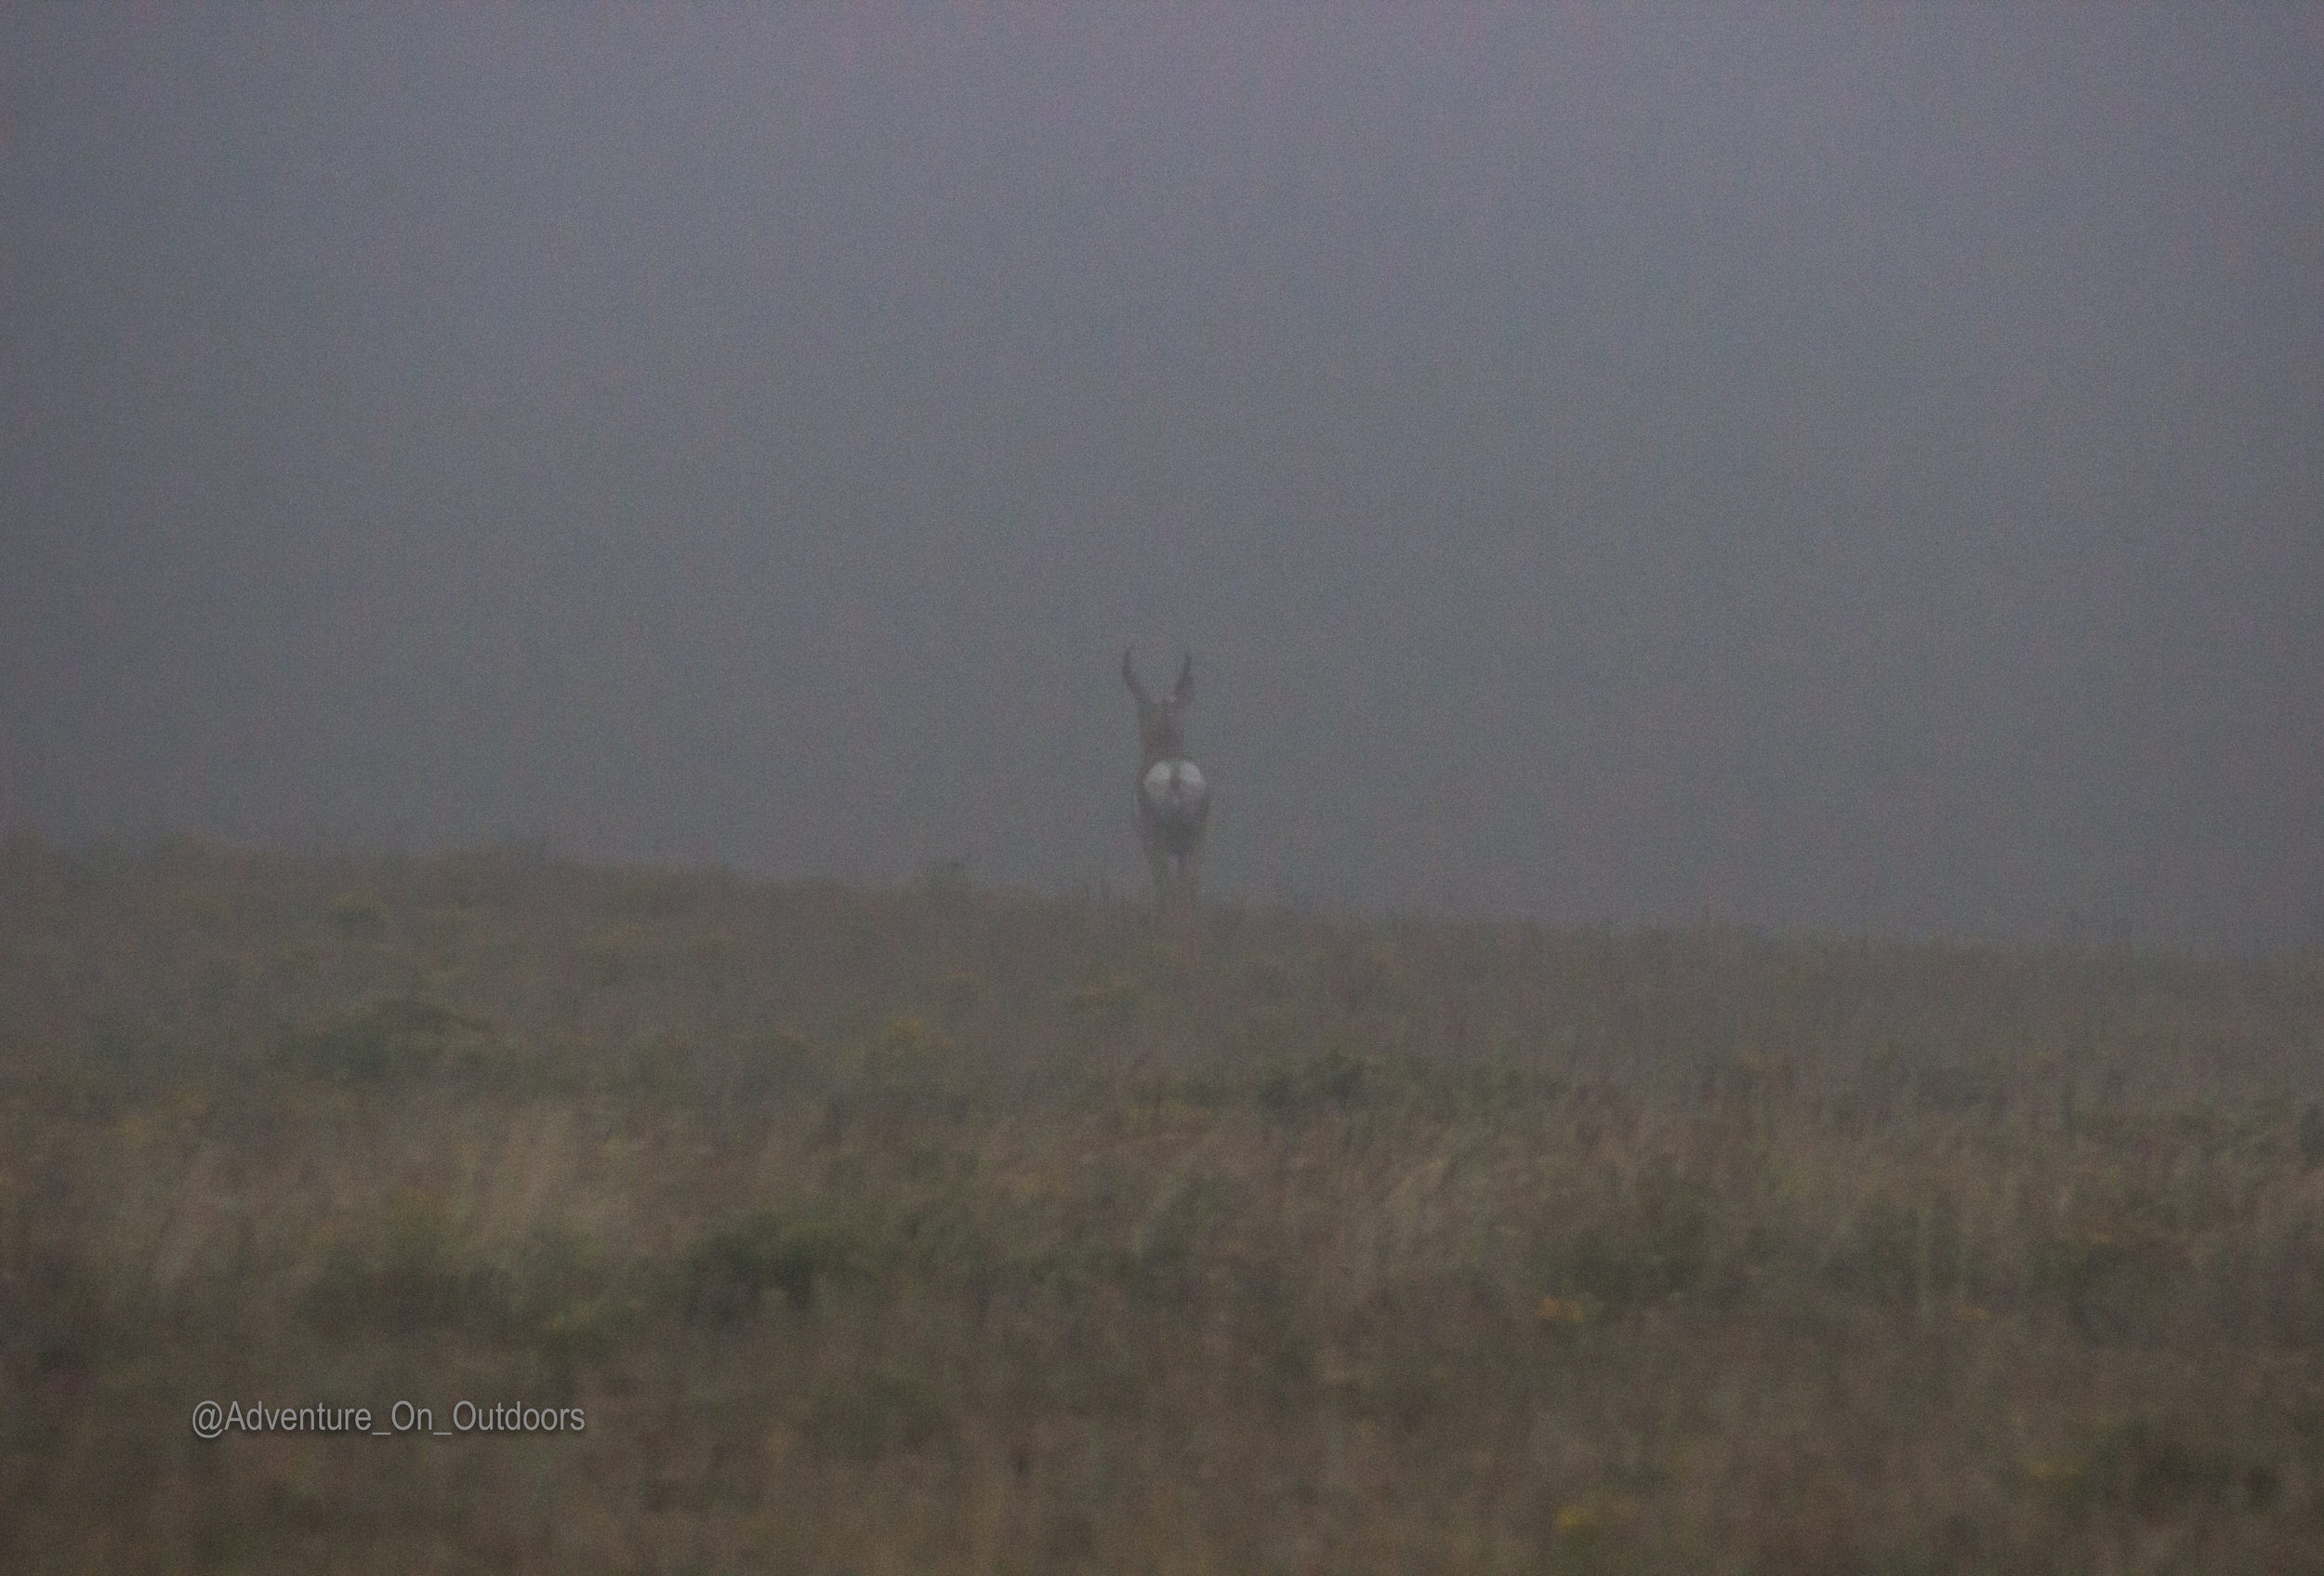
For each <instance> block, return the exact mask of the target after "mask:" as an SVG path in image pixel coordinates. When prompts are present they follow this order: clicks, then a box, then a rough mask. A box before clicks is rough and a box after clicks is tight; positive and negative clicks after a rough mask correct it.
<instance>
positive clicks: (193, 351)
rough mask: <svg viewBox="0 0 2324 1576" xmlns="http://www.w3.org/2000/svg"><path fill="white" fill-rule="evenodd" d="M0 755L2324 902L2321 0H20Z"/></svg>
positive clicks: (416, 831) (154, 769)
mask: <svg viewBox="0 0 2324 1576" xmlns="http://www.w3.org/2000/svg"><path fill="white" fill-rule="evenodd" d="M0 271H4V275H5V297H4V298H0V300H4V302H5V305H4V306H0V674H4V675H5V680H6V682H5V684H4V685H0V795H5V798H6V803H7V810H6V812H5V813H6V814H8V815H9V816H11V817H12V818H13V820H14V823H15V824H16V825H18V826H20V827H24V828H33V829H37V830H39V831H41V832H43V833H44V834H46V835H49V836H53V837H58V838H64V839H80V838H87V837H107V838H136V837H142V836H148V835H151V834H152V833H154V832H156V831H159V830H163V829H173V828H174V829H188V830H193V831H197V832H202V833H205V834H208V835H212V836H217V837H221V838H225V839H229V840H232V841H241V842H253V843H267V844H280V843H298V842H310V841H325V842H330V843H334V844H340V843H352V844H357V845H367V846H391V847H401V848H408V849H412V850H423V849H429V848H435V847H443V846H454V845H469V844H475V843H481V842H489V841H499V840H505V839H520V840H538V839H546V840H548V842H549V843H550V844H551V845H552V846H554V847H556V848H558V849H560V850H562V851H566V852H570V853H573V854H580V855H583V856H587V857H592V858H607V859H667V860H674V861H687V862H697V861H706V862H720V863H724V864H729V865H732V866H734V867H738V868H741V869H744V870H746V871H751V872H757V873H763V874H769V875H776V876H785V877H793V876H806V875H825V876H833V877H838V878H840V879H844V880H849V881H894V880H900V879H905V878H908V877H910V876H911V875H912V874H913V873H914V872H915V871H917V870H918V869H920V868H921V867H923V866H924V865H925V864H926V863H927V862H929V861H931V860H938V859H953V858H957V859H961V860H964V861H966V864H967V867H968V868H969V870H970V872H971V874H972V875H973V876H974V877H976V878H977V879H980V880H986V881H1007V882H1012V883H1022V884H1026V885H1031V886H1034V887H1037V888H1045V889H1047V888H1061V887H1070V886H1080V885H1094V884H1100V883H1103V884H1105V885H1110V886H1111V887H1112V888H1114V889H1116V890H1120V891H1139V890H1142V883H1143V870H1142V864H1141V862H1140V860H1139V856H1138V852H1137V843H1136V838H1135V835H1134V832H1133V831H1132V829H1131V821H1130V807H1131V784H1132V780H1133V778H1134V776H1135V772H1136V766H1137V755H1136V748H1137V740H1136V734H1135V729H1134V724H1133V720H1132V715H1131V709H1130V705H1129V699H1128V697H1127V696H1126V695H1125V694H1124V693H1123V691H1122V688H1121V684H1120V681H1119V677H1118V673H1117V666H1118V662H1119V659H1120V654H1121V650H1122V647H1123V646H1124V645H1125V644H1126V643H1129V642H1132V641H1135V642H1137V645H1138V650H1139V656H1140V660H1141V664H1142V667H1143V669H1144V671H1145V674H1146V677H1147V680H1148V682H1149V684H1150V685H1158V684H1160V683H1164V682H1168V680H1169V677H1170V676H1171V673H1172V671H1173V669H1175V666H1176V662H1177V659H1178V656H1179V653H1180V652H1181V651H1182V650H1184V649H1191V650H1192V651H1193V653H1194V655H1195V671H1196V679H1197V686H1198V692H1199V694H1198V702H1197V705H1196V708H1195V711H1194V713H1193V716H1192V725H1191V730H1190V734H1191V739H1190V742H1191V744H1192V747H1193V753H1194V754H1195V758H1196V759H1197V760H1199V761H1200V762H1202V763H1203V765H1204V767H1205V769H1206V770H1207V772H1208V774H1209V775H1210V776H1211V778H1212V780H1213V781H1214V783H1215V784H1216V785H1217V793H1218V809H1217V814H1216V815H1215V817H1214V820H1213V823H1212V833H1211V848H1210V858H1209V865H1208V884H1209V886H1210V887H1211V888H1212V889H1214V890H1216V891H1219V892H1221V893H1222V894H1226V895H1228V896H1230V897H1239V898H1244V899H1249V900H1255V901H1272V900H1275V899H1290V900H1294V901H1300V902H1322V903H1328V904H1335V905H1347V906H1353V907H1380V906H1386V907H1394V908H1397V909H1401V910H1417V911H1422V912H1431V913H1434V912H1450V913H1457V914H1476V915H1504V914H1528V915H1536V916H1539V917H1541V918H1544V919H1551V920H1583V921H1600V920H1605V921H1613V922H1616V923H1631V922H1637V921H1641V920H1672V919H1689V918H1693V917H1697V916H1700V915H1705V914H1709V915H1711V916H1715V917H1718V918H1722V919H1731V920H1741V921H1744V922H1748V923H1752V924H1757V925H1763V926H1768V927H1773V928H1777V929H1785V930H1798V929H1808V930H1820V931H1829V932H1834V933H1841V934H1861V933H1869V934H1899V935H1923V934H1948V935H1957V936H1966V937H1995V938H2022V937H2040V936H2051V935H2056V934H2075V933H2076V932H2077V930H2078V929H2080V930H2081V931H2083V932H2093V931H2094V932H2095V933H2096V934H2106V935H2108V936H2112V937H2117V938H2129V939H2133V940H2136V941H2138V942H2140V943H2155V944H2164V945H2188V944H2192V945H2199V946H2231V947H2243V946H2255V945H2256V946H2285V945H2312V944H2315V943H2316V942H2317V941H2318V940H2320V939H2324V305H2320V304H2319V301H2320V297H2324V290H2320V287H2324V23H2319V21H2318V20H2317V12H2316V11H2314V10H2313V9H2308V8H2299V7H2284V8H2280V9H2268V10H2262V9H2257V8H2251V9H2226V8H2222V7H2175V8H2169V9H2161V8H2158V9H2152V10H2139V11H2132V10H2128V9H2124V8H2087V9H2078V10H2070V11H2069V10H2065V9H2062V8H2057V9H2053V8H2033V7H2009V8H1996V9H1987V10H1978V11H1971V10H1967V9H1957V8H1950V7H1946V8H1935V9H1916V10H1895V11H1887V10H1883V11H1880V12H1876V13H1870V12H1865V11H1861V10H1858V9H1854V8H1850V9H1846V10H1841V11H1835V12H1830V13H1827V14H1821V15H1805V16H1803V15H1792V16H1772V15H1768V14H1764V13H1761V12H1756V11H1754V12H1749V13H1742V12H1727V11H1717V10H1710V9H1707V8H1694V7H1685V8H1670V9H1668V10H1664V9H1658V8H1657V9H1648V10H1644V11H1641V10H1633V9H1629V8H1625V9H1621V10H1615V9H1613V8H1603V9H1591V10H1577V11H1573V12H1567V13H1561V14H1557V15H1543V14H1540V13H1538V12H1534V11H1530V10H1527V11H1523V12H1518V13H1513V14H1512V13H1504V12H1492V13H1453V14H1445V13H1441V12H1439V11H1437V10H1435V9H1433V8H1432V9H1429V10H1426V11H1425V12H1406V11H1394V12H1390V11H1374V12H1358V13H1350V12H1346V11H1342V10H1340V9H1339V8H1337V7H1301V8H1284V9H1280V10H1274V11H1262V12H1251V11H1243V10H1236V11H1231V12H1217V11H1192V10H1181V9H1163V8H1160V7H1153V8H1139V9H1135V10H1131V9H1129V8H1109V9H1104V10H1100V9H1097V8H1094V7H1092V8H1088V9H1080V8H1075V9H1068V10H1064V11H1063V12H1059V11H1041V12H1033V11H1020V10H1013V9H998V10H993V11H986V10H982V9H961V10H957V11H943V12H932V11H922V10H912V11H906V12H885V13H865V12H863V11H859V10H856V9H852V8H851V9H848V10H844V11H841V10H836V9H831V10H808V9H805V8H788V7H786V8H781V9H767V10H754V11H749V12H743V13H737V12H734V11H730V10H715V11H714V10H707V9H679V8H674V7H671V8H666V7H652V8H644V7H633V8H627V9H623V10H619V11H605V12H596V13H588V14H578V13H576V14H568V13H566V12H564V11H561V10H559V11H551V10H548V9H547V8H531V9H524V10H515V9H493V10H482V9H480V10H476V11H472V12H471V11H468V10H462V11H459V12H452V11H449V10H443V11H437V10H429V11H425V12H421V11H417V10H414V9H405V8H396V9H390V8H384V7H382V8H363V9H358V10H343V9H333V10H327V11H326V10H322V9H303V8H302V9H298V10H293V11H283V10H269V11H259V10H256V9H233V10H224V9H218V10H212V9H206V8H205V9H200V10H195V9H192V8H186V9H182V10H180V9H174V8H172V9H164V10H162V11H160V12H158V13H152V14H146V13H139V14H134V15H124V14H116V13H114V12H112V11H110V10H99V9H97V8H81V7H74V8H64V7H11V8H9V9H8V11H7V14H6V16H5V18H0Z"/></svg>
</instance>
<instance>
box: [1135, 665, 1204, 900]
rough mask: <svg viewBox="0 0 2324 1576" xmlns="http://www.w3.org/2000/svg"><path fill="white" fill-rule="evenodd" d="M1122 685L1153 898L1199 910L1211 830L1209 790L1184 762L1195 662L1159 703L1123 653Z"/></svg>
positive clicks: (1141, 837)
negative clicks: (1131, 721) (1129, 703)
mask: <svg viewBox="0 0 2324 1576" xmlns="http://www.w3.org/2000/svg"><path fill="white" fill-rule="evenodd" d="M1122 682H1124V683H1126V684H1128V685H1129V693H1130V695H1131V696H1132V697H1133V698H1134V699H1136V701H1137V702H1138V746H1139V762H1138V841H1140V842H1141V843H1142V844H1143V845H1144V847H1145V851H1146V865H1147V867H1148V868H1150V869H1152V870H1153V871H1154V897H1155V904H1156V905H1157V906H1159V907H1165V908H1169V907H1186V908H1192V907H1194V906H1195V891H1196V889H1197V888H1198V887H1200V886H1201V884H1202V840H1203V834H1204V832H1206V831H1207V830H1208V829H1209V826H1210V788H1209V785H1208V784H1207V783H1205V782H1204V781H1203V779H1202V768H1200V767H1199V766H1196V765H1195V763H1194V762H1192V761H1189V760H1187V759H1186V723H1185V721H1184V718H1185V714H1186V709H1187V708H1188V707H1190V706H1192V705H1194V703H1195V659H1194V657H1193V656H1192V655H1189V656H1187V658H1186V663H1185V666H1183V667H1182V668H1181V669H1179V670H1178V683H1177V684H1176V686H1174V687H1173V688H1172V689H1171V691H1170V693H1169V696H1168V698H1166V699H1162V700H1155V699H1154V698H1153V697H1152V696H1150V695H1147V694H1146V687H1145V685H1143V684H1142V683H1140V682H1138V669H1136V668H1135V667H1133V666H1132V665H1131V663H1130V660H1129V650H1128V648H1125V649H1124V650H1123V652H1122Z"/></svg>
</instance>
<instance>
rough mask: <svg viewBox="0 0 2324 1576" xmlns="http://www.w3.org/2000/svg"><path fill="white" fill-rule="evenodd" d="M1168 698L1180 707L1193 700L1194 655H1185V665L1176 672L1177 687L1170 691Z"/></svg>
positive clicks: (1191, 653) (1190, 653)
mask: <svg viewBox="0 0 2324 1576" xmlns="http://www.w3.org/2000/svg"><path fill="white" fill-rule="evenodd" d="M1170 698H1171V699H1172V700H1174V701H1176V702H1178V703H1179V705H1181V706H1184V705H1186V704H1187V703H1188V702H1190V701H1192V700H1193V699H1194V698H1195V654H1194V653H1193V652H1191V651H1190V652H1188V653H1187V654H1186V661H1185V664H1184V665H1183V666H1182V667H1181V668H1180V669H1179V670H1178V687H1177V688H1175V689H1173V690H1172V691H1170Z"/></svg>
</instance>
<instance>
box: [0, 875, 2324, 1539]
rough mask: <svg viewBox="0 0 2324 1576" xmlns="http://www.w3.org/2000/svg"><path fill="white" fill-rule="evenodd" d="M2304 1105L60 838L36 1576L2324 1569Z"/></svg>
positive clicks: (2311, 1014) (4, 1292) (2218, 1015)
mask: <svg viewBox="0 0 2324 1576" xmlns="http://www.w3.org/2000/svg"><path fill="white" fill-rule="evenodd" d="M2319 1096H2324V962H2319V960H2317V959H2315V958H2313V957H2310V958H2305V959H2285V960H2273V961H2266V962H2225V961H2194V960H2169V959H2151V958H2143V957H2135V956H2131V955H2128V954H2108V953H2093V952H2088V951H2081V952H2075V951H2067V950H2053V951H2046V952H2038V951H2021V952H2007V951H1992V950H1978V949H1967V948H1957V947H1883V946H1877V945H1875V946H1863V945H1858V944H1855V943H1844V944H1843V943H1825V942H1810V941H1775V940H1769V939H1764V938H1760V937H1755V936H1753V935H1751V934H1746V933H1743V932H1738V931H1734V930H1727V929H1719V928H1710V927H1704V928H1699V929H1689V930H1684V931H1676V932H1653V933H1645V934H1614V933H1604V932H1577V931H1563V930H1544V929H1540V928H1537V927H1533V926H1521V925H1464V924H1457V923H1451V922H1441V921H1431V922H1425V923H1422V922H1413V923H1375V924H1362V923H1353V922H1336V921H1331V920H1325V919H1320V918H1316V917H1313V916H1305V915H1301V914H1295V913H1283V912H1266V911H1258V910H1235V909H1222V910H1220V911H1217V912H1213V913H1210V914H1208V915H1206V916H1204V917H1203V919H1202V920H1201V921H1200V923H1199V925H1198V926H1195V927H1191V928H1185V929H1178V930H1157V929H1156V928H1155V926H1154V925H1153V924H1152V923H1151V921H1150V920H1147V919H1146V918H1145V917H1144V916H1143V915H1142V914H1141V913H1139V912H1138V911H1136V910H1134V909H1132V908H1130V907H1127V906H1124V905H1120V904H1116V903H1113V902H1110V901H1100V900H1096V899H1091V900H1086V901H1073V900H1065V899H1038V898H1033V897H1026V896H1020V895H1011V894H997V893H993V892H989V891H984V890H981V889H977V888H973V887H971V886H968V885H966V884H964V883H962V882H960V881H957V879H952V878H949V877H947V876H946V875H944V873H943V872H941V871H939V872H935V873H933V874H932V875H931V879H930V880H929V881H925V882H923V883H921V884H919V885H917V886H915V887H912V888H909V889H906V890H902V891H895V892H877V893H867V892H855V891H847V890H841V889H838V888H834V887H827V886H768V885H763V884H757V883H752V882H746V881H740V880H736V879H733V878H731V877H726V876H722V875H719V874H715V873H700V874H696V873H682V872H675V871H659V870H632V869H600V868H588V867H578V866H574V865H570V864H566V863H561V862H559V861H557V860H554V859H552V858H549V857H547V856H545V855H542V854H533V853H525V852H502V853H493V854H475V855H469V856H462V857H454V858H445V859H426V860H420V859H377V860H355V859H333V858H323V857H291V856H281V855H267V854H239V853H230V852H224V851H220V850H217V849H214V848H210V847H207V846H205V845H203V844H200V843H196V842H191V841H180V842H176V843H172V844H169V845H166V846H164V847H161V848H158V849H155V850H152V851H147V852H144V853H139V854H123V853H102V852H86V851H85V852H73V853H60V852H59V851H56V850H54V849H50V848H47V847H45V846H43V845H41V844H39V843H37V842H33V841H23V840H20V841H17V842H15V843H13V844H11V845H9V846H8V847H7V850H6V852H5V854H0V1568H4V1569H7V1570H10V1571H18V1572H37V1571H51V1570H54V1571H65V1570H71V1571H90V1570H173V1569H201V1570H247V1571H294V1570H295V1571H301V1572H307V1571H315V1570H331V1571H337V1572H356V1571H395V1572H409V1571H484V1570H494V1571H504V1570H539V1571H552V1570H553V1571H566V1570H624V1571H628V1570H635V1571H671V1572H695V1571H699V1572H719V1571H762V1570H763V1571H802V1572H824V1571H831V1572H842V1571H864V1572H872V1571H956V1570H957V1571H980V1572H981V1571H1025V1572H1034V1571H1060V1572H1065V1571H1103V1572H1129V1571H1195V1570H1208V1571H1220V1572H1238V1571H1251V1572H1261V1571H1286V1572H1308V1571H1358V1570H1396V1571H1404V1570H1409V1571H1440V1570H1442V1571H1452V1570H1461V1571H1512V1572H1515V1571H1596V1570H1604V1571H1618V1570H1619V1571H1628V1570H1657V1571H1764V1572H1802V1573H1812V1572H1825V1571H1830V1572H1840V1571H1894V1572H1939V1571H2002V1570H2027V1571H2036V1570H2040V1571H2093V1572H2096V1571H2107V1572H2112V1571H2133V1570H2178V1569H2185V1570H2208V1569H2217V1570H2238V1571H2287V1572H2294V1571H2324V1107H2320V1106H2319V1105H2318V1099H2319ZM204 1400H215V1401H217V1402H218V1403H220V1405H221V1406H224V1405H228V1404H235V1405H238V1406H240V1407H241V1408H243V1409H249V1408H251V1407H253V1406H258V1405H262V1406H264V1407H267V1408H270V1409H271V1408H279V1407H314V1406H327V1407H346V1408H353V1407H367V1408H369V1409H370V1410H371V1411H372V1412H373V1413H374V1424H373V1426H374V1427H376V1428H381V1429H386V1430H387V1431H388V1432H389V1434H390V1437H368V1436H366V1435H363V1434H360V1433H343V1434H329V1433H309V1432H280V1431H261V1432H255V1433H254V1432H247V1431H244V1432H229V1433H227V1434H226V1435H225V1436H224V1437H219V1438H216V1439H203V1438H199V1437H196V1436H195V1433H194V1430H193V1427H192V1425H191V1417H192V1412H193V1409H194V1407H195V1405H196V1403H197V1402H200V1401H204ZM399 1402H403V1403H407V1404H409V1405H410V1406H412V1407H424V1408H427V1409H429V1412H430V1414H431V1424H432V1427H431V1429H430V1430H429V1431H426V1432H421V1431H412V1432H403V1433H396V1432H395V1430H394V1427H393V1424H391V1422H390V1418H389V1413H390V1410H391V1409H393V1408H394V1407H395V1405H396V1403H399ZM464 1406H472V1407H477V1408H481V1409H482V1410H483V1411H484V1413H485V1414H486V1415H488V1416H489V1415H490V1414H491V1412H492V1410H493V1409H494V1408H495V1407H518V1408H524V1407H532V1408H547V1409H550V1410H553V1411H557V1412H558V1413H559V1414H560V1421H561V1422H562V1421H566V1420H567V1419H568V1418H569V1417H570V1416H571V1414H574V1413H577V1414H578V1421H579V1422H580V1423H581V1426H580V1428H579V1429H578V1430H577V1431H575V1430H573V1429H572V1428H570V1427H561V1428H559V1429H558V1430H556V1431H555V1432H530V1433H527V1432H515V1433H510V1432H499V1431H485V1430H482V1429H481V1428H476V1427H473V1426H468V1427H462V1426H456V1422H455V1418H456V1410H457V1409H459V1408H461V1407H464ZM458 1415H460V1416H467V1417H469V1422H470V1423H471V1424H472V1423H473V1422H474V1418H473V1416H472V1415H471V1414H468V1413H459V1414H458ZM437 1431H441V1432H442V1434H444V1435H446V1436H448V1437H436V1432H437Z"/></svg>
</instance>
